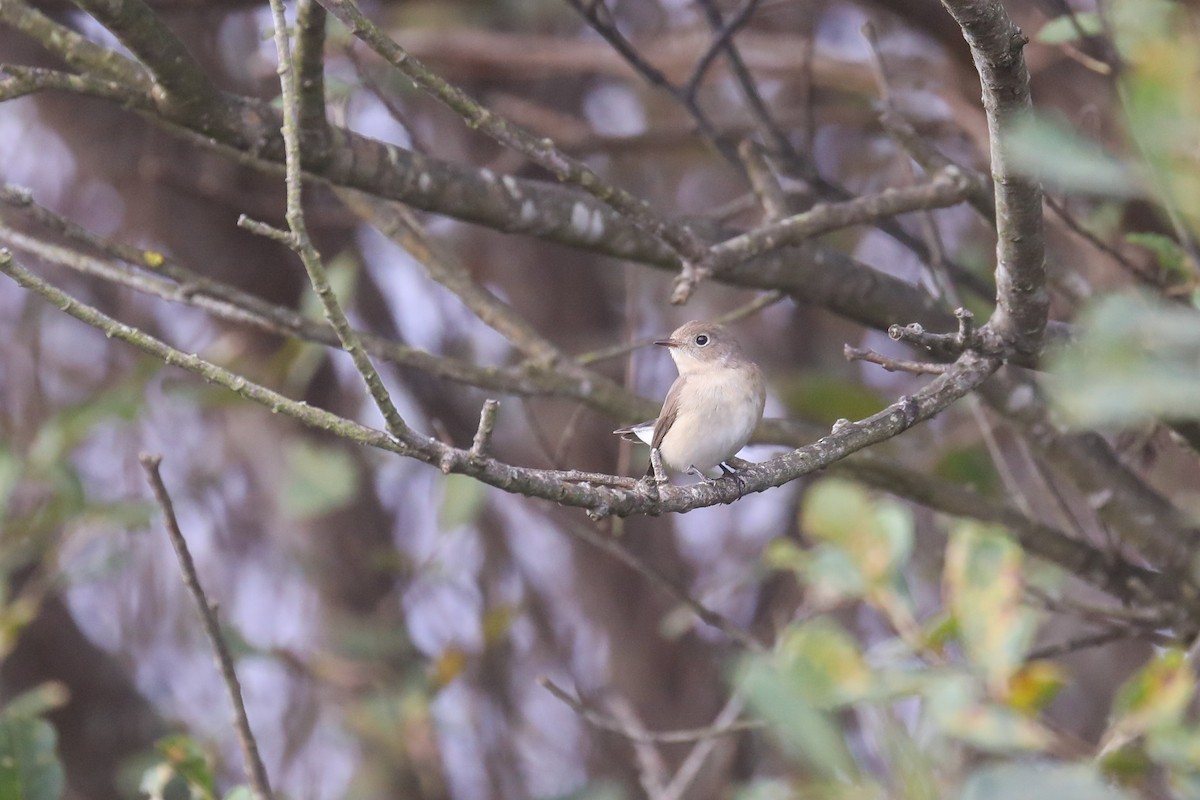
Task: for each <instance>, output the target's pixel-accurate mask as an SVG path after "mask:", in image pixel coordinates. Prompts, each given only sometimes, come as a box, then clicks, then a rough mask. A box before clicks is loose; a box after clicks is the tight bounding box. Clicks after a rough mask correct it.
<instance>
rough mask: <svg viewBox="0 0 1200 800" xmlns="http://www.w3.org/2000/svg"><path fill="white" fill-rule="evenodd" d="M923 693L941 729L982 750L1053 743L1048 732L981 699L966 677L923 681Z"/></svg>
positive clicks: (1031, 747)
mask: <svg viewBox="0 0 1200 800" xmlns="http://www.w3.org/2000/svg"><path fill="white" fill-rule="evenodd" d="M924 684H925V685H924V689H923V693H924V694H925V696H926V697H927V698H928V699H929V709H930V712H931V714H932V715H933V718H934V719H935V720H936V721H937V724H938V725H939V727H940V728H941V730H942V731H943V732H944V733H945V734H947V735H949V736H953V737H954V738H956V739H960V740H962V741H964V742H966V743H967V744H970V745H972V746H974V747H977V748H980V749H982V750H989V751H994V752H1010V751H1013V750H1033V751H1040V750H1045V749H1046V748H1047V747H1049V746H1050V745H1051V744H1052V743H1053V737H1052V736H1051V735H1050V732H1049V731H1047V730H1046V729H1045V728H1043V727H1042V726H1041V725H1039V724H1038V723H1037V722H1035V721H1033V720H1031V719H1029V718H1028V717H1025V716H1023V715H1021V714H1019V713H1017V712H1016V711H1014V710H1013V709H1011V708H1008V707H1007V706H1001V705H996V704H995V703H991V702H989V701H987V700H986V699H984V698H982V697H981V696H980V694H979V691H978V689H977V687H976V685H975V682H974V681H973V680H972V679H971V678H970V677H969V676H966V675H956V674H946V675H943V676H942V677H941V679H940V680H937V681H933V680H927V681H925V682H924Z"/></svg>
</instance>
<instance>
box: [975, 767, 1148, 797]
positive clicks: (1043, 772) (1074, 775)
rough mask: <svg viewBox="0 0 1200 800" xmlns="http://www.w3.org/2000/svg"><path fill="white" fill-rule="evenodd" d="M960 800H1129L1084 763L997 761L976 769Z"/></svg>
mask: <svg viewBox="0 0 1200 800" xmlns="http://www.w3.org/2000/svg"><path fill="white" fill-rule="evenodd" d="M960 798H961V800H1013V798H1020V800H1068V799H1070V800H1075V798H1078V800H1085V798H1086V800H1133V797H1132V795H1129V794H1126V793H1125V792H1123V791H1122V790H1120V789H1118V788H1117V787H1115V786H1111V785H1109V784H1108V783H1106V782H1105V781H1104V779H1103V778H1101V777H1100V775H1099V774H1097V772H1096V770H1095V769H1094V768H1092V767H1090V766H1088V765H1086V764H1049V763H1034V764H1021V763H1013V764H997V765H994V766H987V767H982V768H981V769H977V770H976V771H975V772H974V773H973V774H972V775H971V777H970V778H969V779H967V782H966V785H965V786H964V787H963V791H962V794H961V795H960Z"/></svg>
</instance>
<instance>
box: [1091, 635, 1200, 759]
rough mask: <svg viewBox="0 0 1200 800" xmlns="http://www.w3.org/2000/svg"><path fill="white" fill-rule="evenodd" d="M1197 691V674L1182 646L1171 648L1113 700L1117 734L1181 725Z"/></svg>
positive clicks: (1112, 732) (1112, 731)
mask: <svg viewBox="0 0 1200 800" xmlns="http://www.w3.org/2000/svg"><path fill="white" fill-rule="evenodd" d="M1195 693H1196V678H1195V676H1194V675H1193V674H1192V668H1191V666H1190V665H1189V664H1188V662H1187V656H1186V655H1185V654H1184V652H1183V651H1182V650H1179V649H1172V650H1167V651H1165V652H1163V653H1161V654H1159V655H1158V656H1156V657H1155V658H1154V659H1152V660H1151V661H1150V663H1149V664H1147V665H1146V666H1144V667H1142V668H1141V669H1140V670H1138V671H1137V673H1135V674H1134V675H1133V677H1131V678H1130V679H1129V680H1127V681H1126V682H1125V683H1124V684H1123V685H1122V686H1121V688H1120V689H1118V690H1117V696H1116V698H1115V699H1114V700H1113V716H1114V717H1115V721H1114V723H1113V724H1112V726H1111V727H1110V728H1109V734H1108V737H1107V738H1109V739H1112V738H1113V737H1114V736H1126V737H1132V736H1137V735H1139V734H1142V733H1145V732H1146V731H1151V730H1162V729H1167V728H1171V727H1173V726H1175V725H1178V724H1179V722H1180V721H1181V720H1182V718H1183V713H1184V711H1186V710H1187V707H1188V705H1189V704H1190V703H1191V702H1192V697H1193V695H1194V694H1195Z"/></svg>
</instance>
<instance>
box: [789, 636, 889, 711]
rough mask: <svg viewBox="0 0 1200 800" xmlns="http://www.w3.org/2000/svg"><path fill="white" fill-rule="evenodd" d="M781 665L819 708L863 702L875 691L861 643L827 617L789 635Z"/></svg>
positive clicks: (793, 681)
mask: <svg viewBox="0 0 1200 800" xmlns="http://www.w3.org/2000/svg"><path fill="white" fill-rule="evenodd" d="M777 664H778V665H779V667H780V669H781V671H782V672H783V674H785V675H787V676H789V677H790V678H791V681H792V683H794V684H795V685H796V686H798V687H802V689H801V690H802V691H803V693H804V695H805V697H806V698H807V699H808V700H809V701H810V702H812V703H813V704H814V705H815V706H817V707H818V708H835V707H837V706H841V705H845V704H847V703H851V702H854V701H856V700H861V699H863V698H865V697H867V696H868V694H869V693H870V692H871V691H872V690H873V688H874V678H873V677H872V674H871V670H870V668H869V667H868V666H867V663H866V661H864V660H863V657H862V653H860V652H859V649H858V643H857V642H855V641H854V639H853V638H852V637H851V636H850V634H848V633H846V631H845V630H843V629H842V628H841V627H839V626H838V625H837V624H836V623H834V622H832V621H831V620H828V619H825V618H823V617H818V618H817V619H814V620H812V621H810V622H806V623H804V624H802V625H800V626H798V627H795V628H792V629H790V630H788V631H787V632H786V633H785V635H784V639H783V641H782V642H781V643H780V645H779V655H778V660H777Z"/></svg>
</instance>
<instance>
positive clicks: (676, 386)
mask: <svg viewBox="0 0 1200 800" xmlns="http://www.w3.org/2000/svg"><path fill="white" fill-rule="evenodd" d="M685 383H687V376H685V375H680V376H679V377H678V378H676V379H675V382H674V383H673V384H671V390H670V391H669V392H667V399H666V400H663V405H662V411H660V412H658V421H657V422H655V423H654V438H653V439H651V440H650V446H651V447H655V448H657V447H662V442H663V437H665V436H666V435H667V431H669V430H671V426H672V425H674V424H675V417H677V416H678V415H679V397H680V395H682V394H683V386H684V384H685Z"/></svg>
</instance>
